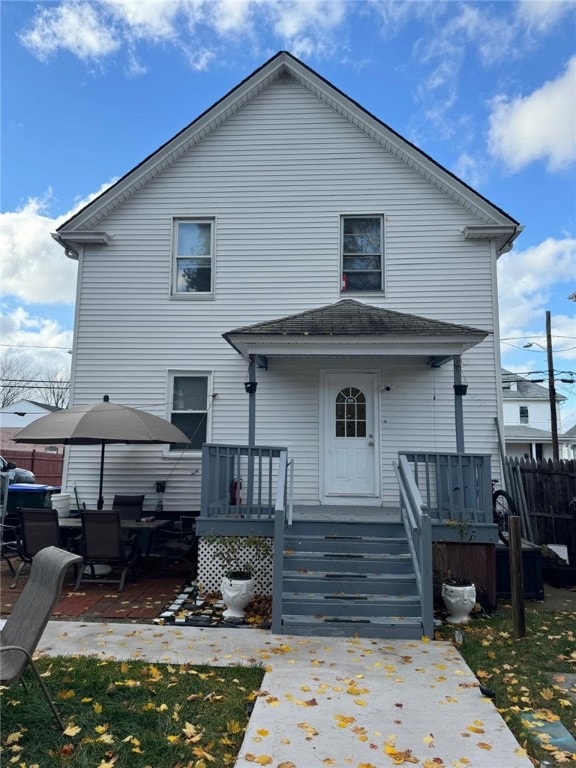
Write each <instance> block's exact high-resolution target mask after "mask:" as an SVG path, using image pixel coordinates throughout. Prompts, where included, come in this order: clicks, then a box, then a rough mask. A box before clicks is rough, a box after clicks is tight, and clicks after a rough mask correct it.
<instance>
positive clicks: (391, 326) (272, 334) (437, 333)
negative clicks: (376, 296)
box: [223, 299, 488, 364]
mask: <svg viewBox="0 0 576 768" xmlns="http://www.w3.org/2000/svg"><path fill="white" fill-rule="evenodd" d="M487 335H488V333H487V332H486V331H482V330H480V329H478V328H472V327H470V326H467V325H456V324H454V323H445V322H442V321H441V320H431V319H429V318H426V317H420V316H418V315H410V314H405V313H403V312H395V311H393V310H391V309H382V308H381V307H374V306H372V305H370V304H363V303H362V302H360V301H356V300H354V299H342V300H341V301H338V302H336V303H335V304H328V305H326V306H324V307H319V308H317V309H310V310H307V311H305V312H299V313H298V314H295V315H288V316H287V317H281V318H278V319H276V320H267V321H265V322H262V323H256V324H254V325H247V326H244V327H242V328H235V329H234V330H232V331H228V332H227V333H224V334H223V337H224V338H225V339H226V341H227V342H228V343H229V344H230V345H231V346H232V347H234V349H236V350H237V351H238V352H240V354H242V355H249V354H255V355H262V356H301V355H315V356H322V355H330V356H333V355H346V356H350V355H370V356H373V355H378V356H381V355H391V354H395V355H398V354H403V355H410V354H413V355H419V356H427V357H435V358H437V362H438V363H439V364H441V362H445V361H446V360H447V359H448V357H449V356H451V355H456V354H462V352H464V351H465V350H466V349H469V348H470V347H472V346H474V345H475V344H479V343H480V342H481V341H482V340H483V339H484V338H486V336H487ZM440 357H442V358H443V359H442V361H440Z"/></svg>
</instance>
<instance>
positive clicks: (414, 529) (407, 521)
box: [393, 455, 434, 637]
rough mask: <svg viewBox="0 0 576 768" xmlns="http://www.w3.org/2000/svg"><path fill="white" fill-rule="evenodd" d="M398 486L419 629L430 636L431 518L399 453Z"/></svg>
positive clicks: (404, 459) (432, 613) (431, 619)
mask: <svg viewBox="0 0 576 768" xmlns="http://www.w3.org/2000/svg"><path fill="white" fill-rule="evenodd" d="M393 467H394V472H395V474H396V478H397V480H398V487H399V490H400V512H401V515H402V522H403V524H404V529H405V531H406V535H407V538H408V548H409V550H410V555H411V557H412V562H413V563H414V571H415V575H416V585H417V587H418V594H419V596H420V606H421V611H422V629H423V632H424V634H425V635H427V636H428V637H431V636H432V633H433V630H434V600H433V584H432V578H433V577H432V520H431V519H430V515H429V514H428V507H427V505H426V504H425V503H424V502H423V500H422V496H421V494H420V491H419V489H418V486H417V485H416V481H415V479H414V476H413V474H412V472H411V470H410V464H409V462H408V459H407V458H406V456H403V455H399V456H398V462H395V461H394V462H393Z"/></svg>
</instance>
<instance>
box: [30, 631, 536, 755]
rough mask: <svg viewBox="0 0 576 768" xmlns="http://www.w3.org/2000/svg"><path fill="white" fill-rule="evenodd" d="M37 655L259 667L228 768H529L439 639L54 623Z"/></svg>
mask: <svg viewBox="0 0 576 768" xmlns="http://www.w3.org/2000/svg"><path fill="white" fill-rule="evenodd" d="M38 650H39V652H40V653H42V654H45V655H77V654H80V655H92V656H93V655H96V656H99V657H101V658H103V659H105V658H114V659H141V660H149V661H153V662H171V663H183V662H187V663H192V664H210V665H213V666H231V665H236V664H242V665H254V664H263V665H264V667H265V669H266V675H265V677H264V681H263V683H262V691H263V693H262V695H261V696H260V697H259V698H258V699H257V701H256V705H255V707H254V711H253V713H252V716H251V718H250V722H249V725H248V729H247V731H246V735H245V738H244V742H243V745H242V748H241V750H240V755H239V758H238V761H237V763H236V766H237V768H248V767H249V766H254V765H270V766H271V767H272V768H327V767H328V768H329V767H331V768H388V767H389V766H392V765H395V764H396V765H399V764H410V763H414V764H417V765H418V766H420V768H533V767H532V763H531V762H530V760H529V759H528V757H527V756H526V755H525V754H524V752H523V750H521V749H520V748H519V746H518V743H517V742H516V740H515V739H514V737H513V735H512V734H511V732H510V731H509V730H508V728H507V727H506V725H505V723H504V721H503V719H502V718H501V716H500V715H499V713H498V711H497V710H496V708H495V706H494V704H493V702H492V701H491V700H490V699H487V698H485V697H483V696H482V695H481V694H480V692H479V689H478V682H477V680H476V678H475V677H474V675H473V674H472V672H471V671H470V669H469V668H468V667H467V666H466V664H465V662H464V661H463V659H462V657H461V656H460V654H459V653H458V651H457V650H456V649H455V648H454V647H453V646H452V645H451V644H449V643H444V642H429V643H424V642H420V641H407V640H396V641H389V640H367V639H350V638H316V637H313V638H308V637H292V636H289V635H273V634H271V633H270V632H267V631H264V630H256V629H233V630H228V629H200V628H191V627H182V628H178V627H176V626H158V625H150V624H123V623H117V624H116V623H115V624H105V623H92V622H85V623H80V622H65V621H54V622H50V623H49V625H48V627H47V629H46V631H45V633H44V636H43V638H42V641H41V643H40V645H39V647H38ZM407 750H410V752H408V751H407ZM267 758H270V760H269V762H268V761H267ZM408 758H413V759H412V760H408Z"/></svg>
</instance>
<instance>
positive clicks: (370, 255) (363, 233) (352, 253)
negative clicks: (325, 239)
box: [340, 216, 384, 292]
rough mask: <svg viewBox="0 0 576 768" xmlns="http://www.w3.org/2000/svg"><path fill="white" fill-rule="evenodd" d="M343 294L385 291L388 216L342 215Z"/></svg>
mask: <svg viewBox="0 0 576 768" xmlns="http://www.w3.org/2000/svg"><path fill="white" fill-rule="evenodd" d="M340 239H341V243H342V292H344V291H346V292H359V291H383V290H384V217H383V216H342V232H341V238H340Z"/></svg>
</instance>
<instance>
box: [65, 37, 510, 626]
mask: <svg viewBox="0 0 576 768" xmlns="http://www.w3.org/2000/svg"><path fill="white" fill-rule="evenodd" d="M520 231H521V227H520V226H519V225H518V222H516V221H515V220H514V219H513V218H511V217H510V216H509V215H508V214H506V213H505V212H504V211H502V210H501V209H500V208H499V207H497V206H495V205H494V204H492V203H491V202H489V201H488V200H486V199H485V198H484V197H482V196H481V195H479V194H478V193H477V192H475V191H474V190H472V189H471V188H470V187H469V186H467V185H466V184H464V183H463V182H462V181H460V180H459V179H457V178H456V177H455V176H454V175H453V174H451V173H450V172H449V171H447V170H446V169H444V168H442V167H441V166H440V165H438V164H437V163H436V162H434V161H433V160H432V159H431V158H430V157H428V156H427V155H426V154H424V153H423V152H422V151H420V150H419V149H417V148H416V147H415V146H414V145H412V144H411V143H409V142H408V141H406V140H405V139H403V138H402V137H401V136H399V135H398V134H397V133H395V132H394V131H393V130H392V129H391V128H389V127H388V126H386V125H385V124H384V123H382V122H381V121H380V120H379V119H378V118H376V117H375V116H373V115H371V114H369V113H368V112H366V111H365V110H364V109H363V108H362V107H360V106H359V105H358V104H357V103H355V102H354V101H353V100H351V99H350V98H349V97H347V96H345V95H344V94H343V93H342V92H340V91H339V90H338V89H336V88H335V87H334V86H332V85H331V84H330V83H328V82H327V81H326V80H324V79H323V78H322V77H321V76H320V75H318V74H317V73H315V72H314V71H312V70H311V69H310V68H308V67H307V66H306V65H304V64H303V63H302V62H300V61H299V60H298V59H296V58H294V57H293V56H291V55H290V54H288V53H285V52H281V53H278V54H277V55H276V56H274V57H273V58H272V59H270V60H269V61H268V62H266V63H265V64H264V65H263V66H262V67H261V68H260V69H258V70H257V71H256V72H254V73H253V74H252V75H250V76H249V77H248V78H247V79H246V80H244V81H243V82H242V83H240V84H239V85H238V86H237V87H236V88H235V89H234V90H232V91H231V92H230V93H228V94H227V95H226V96H224V97H223V98H222V99H221V100H220V101H218V102H217V103H216V104H215V105H214V106H213V107H211V108H210V109H209V110H208V111H206V112H205V113H204V114H202V115H200V116H199V117H198V118H197V119H196V120H194V122H192V123H191V124H190V125H189V126H187V127H186V128H184V130H182V131H181V132H180V133H179V134H177V135H176V136H175V137H174V138H173V139H171V140H170V141H169V142H167V143H166V144H164V145H163V146H162V147H160V149H158V150H157V151H156V152H155V153H154V154H152V155H150V156H149V157H148V158H146V159H145V160H143V161H142V163H141V164H140V165H138V166H137V167H136V168H134V169H133V170H132V171H130V172H129V173H127V174H126V175H125V176H124V177H122V178H121V179H120V180H119V181H118V182H117V183H116V184H115V185H114V186H112V187H111V188H110V189H108V190H107V191H106V192H105V193H103V194H102V195H101V196H100V197H98V198H97V199H96V200H94V201H93V202H91V203H90V204H89V205H88V206H86V207H85V208H84V209H83V210H81V211H80V212H79V213H77V214H76V215H75V216H74V217H73V218H72V219H70V220H69V221H67V222H66V223H64V224H63V225H62V226H61V227H60V228H59V229H58V231H57V233H55V235H54V236H55V238H56V239H57V240H58V241H59V242H60V243H61V244H62V245H63V247H64V248H65V250H66V253H67V255H68V256H70V257H72V258H75V259H78V262H79V282H78V297H77V322H76V329H75V341H74V356H73V378H72V392H71V397H72V402H73V404H75V405H78V404H80V403H88V402H92V401H94V400H98V399H100V398H101V396H102V394H103V393H106V394H108V395H109V396H110V399H111V400H112V401H118V402H122V403H125V404H127V405H134V406H136V407H141V408H145V409H148V410H150V411H151V412H153V413H156V414H158V415H161V416H165V417H167V418H169V419H170V420H172V421H173V422H174V423H175V424H177V425H178V426H179V427H180V428H181V429H182V430H183V431H184V432H185V433H186V434H187V435H188V436H189V440H190V442H189V443H188V444H187V445H172V446H167V447H158V446H147V447H144V446H126V447H116V446H115V447H114V451H112V450H111V451H110V452H109V454H108V458H107V461H108V465H107V474H106V476H107V483H108V488H107V489H105V496H106V495H107V497H108V501H111V499H112V496H113V494H114V493H115V492H116V491H117V490H118V488H120V487H121V488H122V490H123V492H139V493H146V497H147V499H146V503H147V505H149V508H150V509H153V508H154V506H155V504H156V498H157V497H156V495H155V487H156V481H161V480H166V481H167V485H166V492H165V494H164V495H163V502H164V508H165V510H168V511H174V512H175V511H182V510H200V519H199V526H198V528H199V531H200V533H202V532H238V531H241V530H248V529H250V530H256V531H258V532H261V533H267V534H269V535H272V534H273V533H274V530H273V529H274V520H275V513H276V512H277V511H278V510H281V511H282V514H284V512H286V514H287V515H289V514H290V513H289V510H292V511H294V510H295V512H294V514H295V516H296V517H297V516H298V513H299V512H301V511H302V510H303V511H304V512H306V513H307V517H308V519H309V520H314V521H315V522H318V520H320V521H321V522H320V523H319V524H318V526H317V528H318V529H319V530H320V531H324V532H325V533H326V532H329V529H330V526H331V525H332V524H334V525H336V524H338V523H341V522H345V521H346V522H349V521H350V520H352V519H357V520H362V522H364V523H366V524H367V525H369V524H381V523H382V522H383V521H385V520H386V519H389V518H391V517H395V518H398V520H399V519H400V518H399V510H400V509H402V510H404V511H406V509H407V508H408V507H410V506H411V504H413V503H414V499H413V498H412V490H414V489H416V491H417V492H418V493H420V494H422V501H423V503H424V504H426V505H427V507H426V509H427V510H428V512H429V513H430V514H431V515H432V519H433V523H434V524H435V525H437V529H436V530H437V531H441V530H443V522H445V520H447V519H449V518H450V517H451V516H454V515H456V516H457V515H462V514H464V511H465V510H468V512H469V513H470V515H471V519H472V522H473V524H474V525H475V526H477V536H476V541H478V542H481V541H483V540H484V541H486V542H489V541H490V540H493V539H491V536H492V534H491V533H490V531H491V528H492V526H491V523H492V520H491V506H490V498H489V491H490V478H491V476H492V474H494V473H497V472H499V459H498V436H497V425H496V420H497V419H498V418H500V417H501V412H502V396H501V390H500V375H499V373H500V361H499V353H498V315H497V285H496V261H497V258H498V256H499V255H500V254H501V253H503V252H505V251H507V250H509V249H510V248H511V247H512V244H513V242H514V239H515V238H516V237H517V235H518V234H519V232H520ZM203 446H204V448H203ZM202 454H204V456H203V455H202ZM93 469H94V467H93V461H92V460H91V457H90V455H89V449H83V448H74V449H73V450H71V452H70V457H69V460H68V468H67V477H68V478H70V479H71V478H73V479H74V480H75V481H76V482H77V483H78V485H79V486H81V487H82V493H83V495H84V496H85V497H91V496H92V497H94V496H95V488H96V476H95V473H94V471H93ZM496 476H498V475H496ZM466 478H468V480H470V482H468V481H466V482H464V481H465V480H466ZM399 484H400V485H399ZM412 486H414V487H413V488H412ZM402 488H404V490H402ZM406 489H408V490H406ZM421 513H422V509H420V512H419V513H418V511H417V512H416V514H421ZM305 516H306V515H305ZM398 520H397V521H396V522H398ZM284 522H285V521H284ZM282 524H283V523H282ZM279 526H280V527H281V524H280V523H278V522H277V530H276V537H277V538H278V532H279V530H280V528H279ZM483 526H484V527H483ZM408 527H410V526H409V525H408ZM482 531H484V532H483V533H482ZM381 533H382V532H380V533H379V534H376V533H375V532H374V531H372V534H371V535H373V536H375V535H378V536H380V534H381ZM334 535H335V536H337V535H338V534H334ZM440 535H441V534H440V533H437V534H436V536H440ZM381 537H382V538H386V536H385V535H382V536H381ZM409 538H410V537H409ZM419 547H420V543H419V541H418V540H417V537H416V538H415V537H412V538H410V543H409V546H408V547H407V551H408V552H409V553H410V554H411V555H412V556H416V560H418V557H417V555H418V552H417V551H416V550H419ZM357 549H358V547H357V546H356V550H357ZM282 551H284V550H282ZM344 554H346V553H344ZM348 554H349V553H348ZM281 556H282V552H281V551H280V550H277V552H276V559H275V566H274V573H275V579H276V586H275V595H276V590H277V589H280V592H284V593H286V592H287V591H288V590H287V588H286V589H285V587H287V583H288V581H289V580H288V581H286V582H285V583H284V586H282V580H281V576H282V571H283V570H284V571H285V570H286V567H287V566H286V564H283V563H282V562H281ZM348 562H350V558H348ZM425 567H426V568H428V566H425ZM419 568H420V566H418V564H417V567H416V571H417V572H416V575H415V576H414V574H412V573H411V578H412V579H413V580H414V583H415V587H414V589H415V594H416V597H417V598H418V595H419V594H420V593H422V592H427V590H428V587H429V585H428V583H427V581H428V580H430V574H428V575H425V573H424V571H423V570H422V569H421V568H420V570H419ZM363 578H364V581H366V575H364V577H363ZM404 586H405V585H404ZM402 589H403V587H401V588H399V589H398V594H400V593H401V592H402ZM427 594H428V593H427ZM420 596H421V594H420ZM428 596H429V595H428ZM311 610H312V611H314V608H313V607H312V609H311ZM286 615H287V614H286ZM417 615H418V617H419V618H418V621H420V620H421V618H422V617H421V615H420V613H418V612H417ZM424 623H426V622H424ZM428 623H429V622H428ZM419 626H420V625H419ZM420 629H421V627H420ZM302 631H304V630H302Z"/></svg>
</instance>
